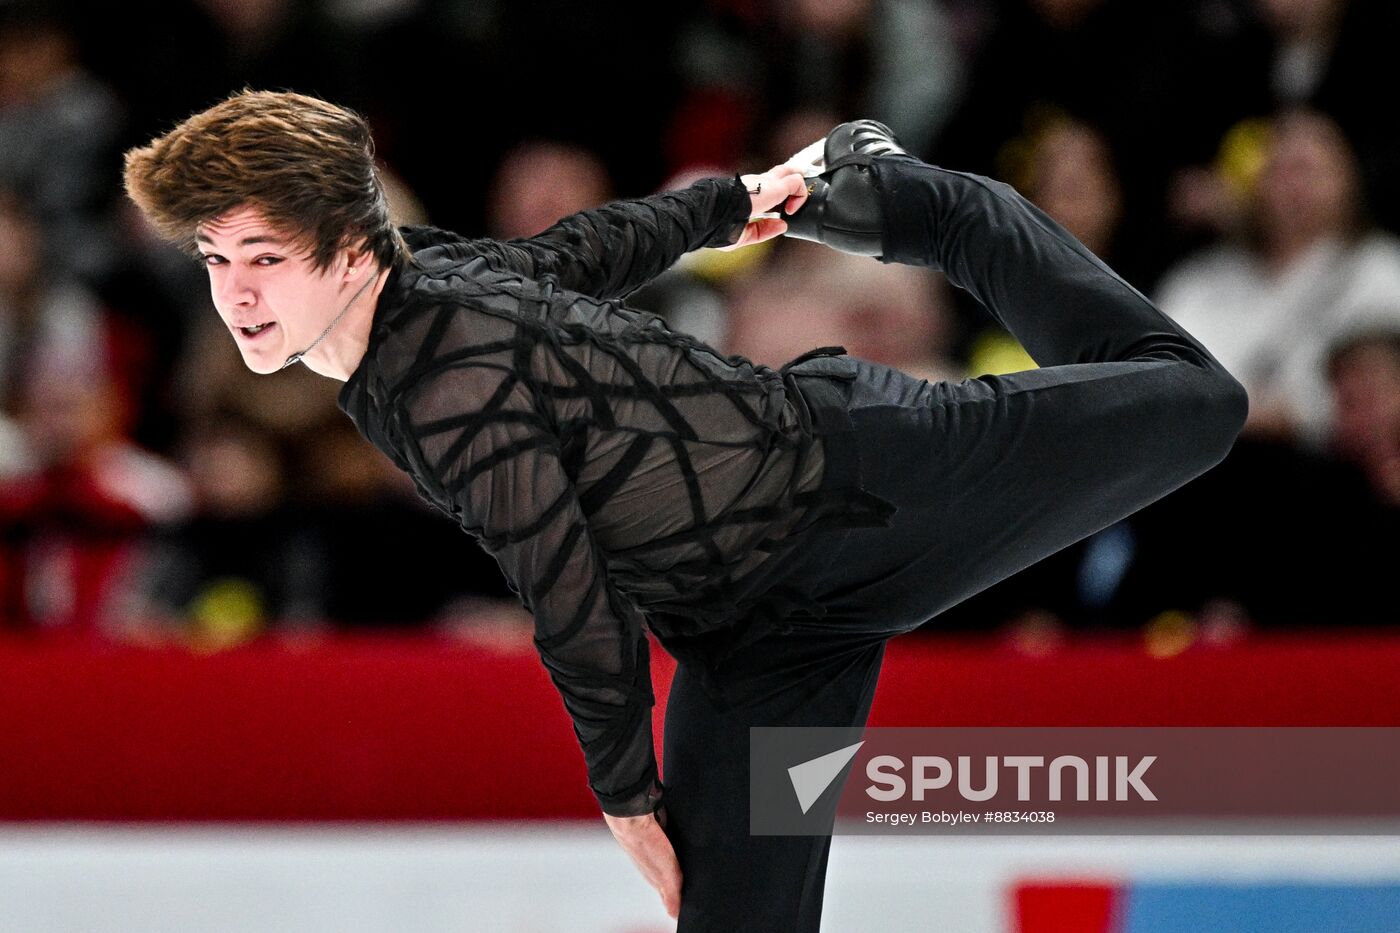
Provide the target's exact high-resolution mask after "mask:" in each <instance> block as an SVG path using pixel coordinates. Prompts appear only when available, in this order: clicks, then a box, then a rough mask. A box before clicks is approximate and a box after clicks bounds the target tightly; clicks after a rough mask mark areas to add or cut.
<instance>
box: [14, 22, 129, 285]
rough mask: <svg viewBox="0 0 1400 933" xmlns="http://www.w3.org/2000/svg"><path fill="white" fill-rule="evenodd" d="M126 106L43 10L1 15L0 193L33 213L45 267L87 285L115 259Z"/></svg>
mask: <svg viewBox="0 0 1400 933" xmlns="http://www.w3.org/2000/svg"><path fill="white" fill-rule="evenodd" d="M121 124H122V114H121V107H120V105H119V103H118V101H117V99H116V98H115V97H114V96H113V94H112V93H111V91H109V90H108V88H107V87H106V86H105V85H103V84H102V83H101V82H100V81H98V80H97V79H96V78H94V77H93V76H92V75H91V74H89V73H88V72H87V71H86V70H84V68H83V67H82V65H81V64H80V63H79V61H78V53H77V46H76V43H75V41H74V39H73V37H72V35H71V33H70V32H69V30H68V28H67V27H66V26H65V25H64V23H63V21H62V19H61V18H60V17H59V16H58V15H57V14H56V13H54V12H51V11H50V10H49V8H48V7H47V6H46V5H33V4H18V5H11V6H10V7H9V8H7V9H5V10H3V11H0V186H3V187H5V188H8V189H10V190H12V191H14V192H15V193H16V194H18V195H19V197H21V198H22V199H23V200H24V201H26V202H27V203H28V204H30V205H31V207H32V210H33V211H34V213H35V215H36V216H37V218H38V220H39V223H40V229H41V230H42V232H43V259H44V262H45V263H46V264H48V265H50V266H51V267H52V268H55V269H58V270H63V271H68V272H73V273H76V274H78V275H80V276H83V277H85V278H87V279H89V280H94V279H97V278H99V277H100V276H102V275H103V274H105V273H106V272H107V271H108V269H109V268H110V266H111V264H112V262H113V259H114V253H115V239H114V236H113V233H112V229H111V208H112V204H113V200H114V198H115V196H116V193H117V172H116V170H115V168H114V165H115V159H116V154H117V146H118V135H119V133H120V131H121Z"/></svg>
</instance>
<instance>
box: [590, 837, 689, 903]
mask: <svg viewBox="0 0 1400 933" xmlns="http://www.w3.org/2000/svg"><path fill="white" fill-rule="evenodd" d="M603 819H605V820H607V822H608V829H611V830H612V834H613V838H614V839H616V840H617V842H618V845H620V846H622V849H623V851H624V852H626V853H627V855H628V856H629V857H630V858H631V859H632V862H633V863H634V864H635V865H636V866H637V870H638V871H640V872H641V873H642V877H643V878H645V879H646V881H647V884H649V885H651V886H652V887H653V888H655V889H656V893H657V894H660V895H661V904H662V906H663V907H665V908H666V914H667V915H668V916H669V917H670V918H671V919H672V920H674V919H676V917H677V916H679V915H680V912H681V866H680V863H679V862H677V861H676V850H675V849H674V848H672V846H671V840H670V839H668V838H667V837H666V831H665V830H664V829H662V828H661V824H660V823H658V822H657V817H656V814H654V813H648V814H646V815H644V816H609V815H608V814H606V813H604V814H603Z"/></svg>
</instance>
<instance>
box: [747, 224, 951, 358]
mask: <svg viewBox="0 0 1400 933" xmlns="http://www.w3.org/2000/svg"><path fill="white" fill-rule="evenodd" d="M942 281H943V280H942V279H940V278H936V277H934V276H932V275H930V274H929V273H928V272H926V271H923V270H920V269H916V268H914V267H912V266H902V265H882V264H881V263H879V262H877V261H875V260H873V259H871V258H869V257H865V256H851V255H848V254H845V253H837V252H834V251H832V250H830V249H827V248H825V247H822V246H818V245H817V244H814V243H807V242H803V241H793V242H791V243H788V244H785V249H784V252H783V255H782V256H781V257H780V259H779V261H778V262H777V264H776V265H775V266H774V267H773V268H772V269H770V270H765V271H764V272H763V273H761V274H760V275H758V276H756V277H755V278H754V279H753V280H752V281H750V282H748V283H746V284H745V285H744V286H743V287H742V288H741V289H740V290H739V292H738V294H737V295H736V298H735V301H734V305H733V307H732V309H731V320H730V329H729V333H728V339H727V348H728V349H729V351H730V352H733V353H739V354H742V355H743V356H746V357H748V358H749V359H751V360H753V361H754V362H756V363H763V364H764V365H767V366H771V367H774V368H777V367H778V366H781V365H782V364H784V363H786V362H787V361H788V360H790V359H792V358H794V357H796V356H798V355H799V354H801V353H804V352H805V351H807V350H810V349H812V348H813V347H817V346H822V345H826V344H832V345H841V346H844V347H845V348H846V349H847V351H848V352H849V353H850V354H851V355H852V356H858V357H861V358H862V359H867V360H871V361H873V362H877V363H884V364H885V365H887V366H893V367H896V368H898V369H903V370H904V371H906V372H908V373H910V374H912V375H915V376H919V377H921V378H926V379H931V380H937V379H945V378H953V377H955V376H956V375H957V367H956V365H955V364H954V363H953V362H952V361H951V360H950V359H949V357H948V353H947V349H946V337H947V325H948V319H947V308H946V298H945V292H944V290H943V288H942V285H941V283H942Z"/></svg>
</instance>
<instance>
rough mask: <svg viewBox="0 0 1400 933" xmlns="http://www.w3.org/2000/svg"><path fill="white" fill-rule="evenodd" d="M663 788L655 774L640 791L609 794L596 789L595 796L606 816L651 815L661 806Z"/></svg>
mask: <svg viewBox="0 0 1400 933" xmlns="http://www.w3.org/2000/svg"><path fill="white" fill-rule="evenodd" d="M661 790H662V788H661V782H660V781H659V780H657V779H656V778H655V777H654V776H653V777H652V778H651V780H650V781H649V783H648V784H647V785H646V786H645V787H644V788H643V789H642V790H640V791H636V792H633V793H625V794H617V795H609V794H600V793H598V791H597V790H594V791H593V796H594V797H596V798H597V799H598V808H599V809H600V810H602V811H603V815H604V816H613V817H636V816H650V815H652V814H653V813H655V812H656V809H657V808H658V807H660V806H661Z"/></svg>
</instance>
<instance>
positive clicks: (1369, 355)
mask: <svg viewBox="0 0 1400 933" xmlns="http://www.w3.org/2000/svg"><path fill="white" fill-rule="evenodd" d="M1327 381H1328V383H1329V385H1330V386H1331V388H1332V399H1333V406H1334V413H1333V421H1332V434H1331V437H1330V441H1331V446H1332V449H1333V451H1334V452H1335V453H1336V454H1337V455H1338V456H1339V457H1341V458H1342V459H1344V460H1348V461H1350V462H1352V463H1355V464H1356V465H1358V466H1359V467H1361V469H1362V470H1363V471H1364V472H1365V473H1366V478H1367V479H1368V480H1369V481H1370V483H1371V489H1372V491H1373V492H1374V493H1375V495H1376V498H1377V499H1378V500H1379V501H1380V502H1382V503H1384V504H1385V505H1386V506H1388V507H1390V508H1392V509H1395V508H1400V326H1397V327H1393V328H1390V329H1376V330H1362V331H1359V332H1357V333H1354V334H1351V335H1348V336H1346V337H1344V338H1343V339H1341V340H1339V341H1338V342H1337V343H1336V344H1335V345H1334V346H1333V347H1332V348H1331V351H1330V352H1329V353H1328V356H1327ZM1389 543H1390V547H1391V549H1392V553H1394V554H1395V555H1396V556H1397V557H1400V537H1391V538H1390V542H1389ZM1396 621H1398V622H1400V615H1398V616H1397V619H1396Z"/></svg>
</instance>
